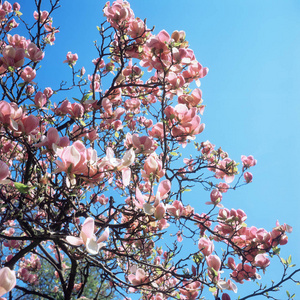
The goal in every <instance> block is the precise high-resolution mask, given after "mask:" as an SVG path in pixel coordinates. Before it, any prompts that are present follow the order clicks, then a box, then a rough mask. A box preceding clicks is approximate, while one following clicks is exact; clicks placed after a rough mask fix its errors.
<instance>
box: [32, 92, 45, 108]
mask: <svg viewBox="0 0 300 300" xmlns="http://www.w3.org/2000/svg"><path fill="white" fill-rule="evenodd" d="M46 103H47V97H46V96H45V95H44V94H43V93H42V92H37V93H36V94H35V96H34V104H35V105H36V107H38V108H41V107H43V106H44V105H45V104H46Z"/></svg>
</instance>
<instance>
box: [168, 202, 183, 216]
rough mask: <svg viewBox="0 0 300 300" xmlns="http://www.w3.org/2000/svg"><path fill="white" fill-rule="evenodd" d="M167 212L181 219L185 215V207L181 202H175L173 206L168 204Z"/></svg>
mask: <svg viewBox="0 0 300 300" xmlns="http://www.w3.org/2000/svg"><path fill="white" fill-rule="evenodd" d="M167 211H168V213H169V214H170V215H171V216H173V217H175V218H179V217H181V216H182V215H183V214H184V207H183V204H182V203H181V202H180V201H178V200H175V201H174V202H173V203H172V204H167Z"/></svg>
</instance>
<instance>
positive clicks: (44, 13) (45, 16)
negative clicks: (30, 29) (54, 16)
mask: <svg viewBox="0 0 300 300" xmlns="http://www.w3.org/2000/svg"><path fill="white" fill-rule="evenodd" d="M48 16H49V13H48V12H47V11H46V10H44V11H40V12H39V13H38V12H37V11H35V12H34V13H33V17H34V18H35V19H36V20H37V21H38V20H40V23H45V22H46V21H47V19H48Z"/></svg>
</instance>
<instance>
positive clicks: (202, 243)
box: [198, 237, 215, 256]
mask: <svg viewBox="0 0 300 300" xmlns="http://www.w3.org/2000/svg"><path fill="white" fill-rule="evenodd" d="M198 248H199V250H200V251H201V252H202V253H203V254H204V255H205V256H209V255H211V254H212V253H213V251H214V248H215V247H214V243H213V241H211V240H209V239H207V238H204V237H202V238H201V239H200V240H199V242H198Z"/></svg>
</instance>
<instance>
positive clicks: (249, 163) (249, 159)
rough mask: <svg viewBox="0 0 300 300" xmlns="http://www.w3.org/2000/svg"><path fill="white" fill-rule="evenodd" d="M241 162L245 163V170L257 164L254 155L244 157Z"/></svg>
mask: <svg viewBox="0 0 300 300" xmlns="http://www.w3.org/2000/svg"><path fill="white" fill-rule="evenodd" d="M241 160H242V163H243V169H245V168H246V169H248V168H250V167H253V166H255V165H256V163H257V160H256V159H254V157H253V156H252V155H249V156H248V157H247V156H245V155H242V156H241Z"/></svg>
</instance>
